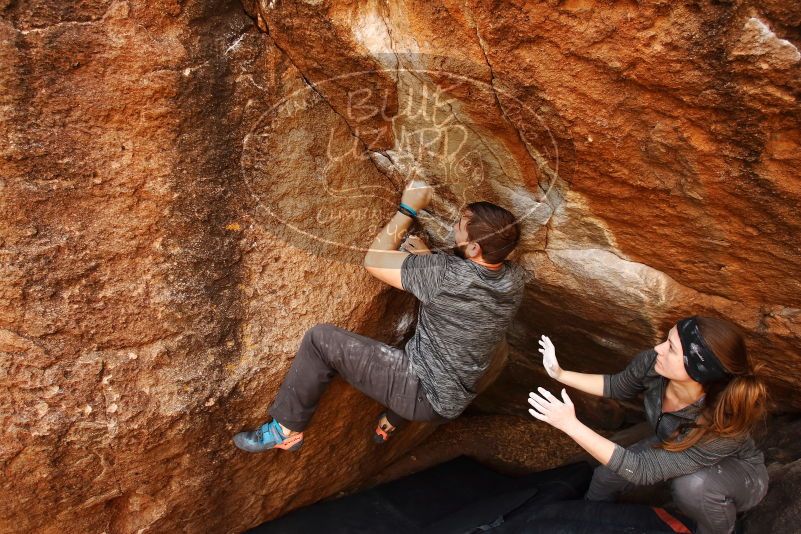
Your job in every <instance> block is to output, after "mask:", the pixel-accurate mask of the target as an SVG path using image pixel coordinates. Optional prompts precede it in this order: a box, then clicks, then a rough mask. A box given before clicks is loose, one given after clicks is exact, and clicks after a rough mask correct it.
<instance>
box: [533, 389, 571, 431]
mask: <svg viewBox="0 0 801 534" xmlns="http://www.w3.org/2000/svg"><path fill="white" fill-rule="evenodd" d="M537 392H538V393H539V394H537V393H534V392H533V391H532V392H531V393H529V394H528V403H529V404H530V405H531V408H530V409H529V411H528V413H530V414H531V415H532V416H533V417H534V418H535V419H539V420H540V421H544V422H546V423H548V424H549V425H551V426H552V427H554V428H557V429H559V430H561V431H562V432H567V431H568V429H569V428H570V426H571V425H573V424H575V423H578V419H576V409H575V407H574V406H573V401H571V400H570V397H568V396H567V391H565V390H564V389H562V400H559V399H557V398H556V397H554V396H553V395H551V392H550V391H548V390H547V389H545V388H537Z"/></svg>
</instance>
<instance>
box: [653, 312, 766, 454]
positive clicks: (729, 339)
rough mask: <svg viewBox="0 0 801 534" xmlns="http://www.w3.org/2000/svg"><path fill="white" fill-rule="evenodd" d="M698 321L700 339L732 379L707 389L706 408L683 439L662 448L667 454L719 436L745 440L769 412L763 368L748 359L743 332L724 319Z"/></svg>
mask: <svg viewBox="0 0 801 534" xmlns="http://www.w3.org/2000/svg"><path fill="white" fill-rule="evenodd" d="M697 320H698V329H699V330H700V332H701V336H703V338H704V341H706V344H707V346H709V348H710V349H711V350H712V352H713V353H714V354H715V356H717V358H718V360H720V363H722V364H723V367H725V368H726V370H727V371H728V372H729V373H730V374H731V378H730V379H729V380H728V381H723V382H715V383H711V384H705V385H704V393H705V399H704V408H703V409H702V411H701V413H700V414H699V416H698V418H697V419H696V421H695V424H694V425H693V427H692V429H691V430H690V431H689V432H688V433H687V435H686V436H685V437H684V439H682V440H681V441H676V440H675V439H674V440H671V441H668V442H665V443H663V444H662V448H664V449H665V450H668V451H674V452H675V451H683V450H684V449H688V448H690V447H692V446H693V445H695V444H696V443H698V442H699V441H702V440H704V439H709V438H713V437H717V436H722V437H731V438H743V437H745V436H747V435H748V434H750V432H751V430H752V429H753V428H754V426H756V424H757V423H759V422H760V421H761V420H762V419H763V417H764V416H765V412H766V404H767V388H766V387H765V383H764V382H763V381H762V379H761V378H760V377H759V373H760V370H761V368H762V364H754V362H752V361H751V360H750V359H749V357H748V351H747V350H746V346H745V336H744V335H743V333H742V331H741V330H740V329H739V328H738V327H737V326H735V325H734V324H733V323H731V322H729V321H727V320H725V319H717V318H714V317H698V318H697Z"/></svg>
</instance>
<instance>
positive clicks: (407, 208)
mask: <svg viewBox="0 0 801 534" xmlns="http://www.w3.org/2000/svg"><path fill="white" fill-rule="evenodd" d="M400 207H401V213H403V210H405V211H408V212H409V214H410V215H411V216H412V217H417V210H416V209H414V208H413V207H411V206H409V205H408V204H404V203H403V202H401V203H400Z"/></svg>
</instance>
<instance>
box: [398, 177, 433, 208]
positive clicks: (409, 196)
mask: <svg viewBox="0 0 801 534" xmlns="http://www.w3.org/2000/svg"><path fill="white" fill-rule="evenodd" d="M433 195H434V189H433V188H432V187H431V186H430V185H428V184H427V183H425V182H424V181H422V180H412V181H411V182H409V185H407V186H406V189H404V190H403V195H402V196H401V202H403V203H404V204H406V205H407V206H409V207H411V208H413V209H414V210H416V211H421V210H422V209H423V208H425V207H426V206H428V204H429V203H430V202H431V197H432V196H433Z"/></svg>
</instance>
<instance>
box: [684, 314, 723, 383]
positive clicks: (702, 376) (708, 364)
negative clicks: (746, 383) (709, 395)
mask: <svg viewBox="0 0 801 534" xmlns="http://www.w3.org/2000/svg"><path fill="white" fill-rule="evenodd" d="M676 330H678V331H679V338H680V339H681V348H682V350H683V351H684V368H685V369H686V370H687V374H688V375H690V378H692V379H693V380H695V381H696V382H700V383H701V384H708V383H710V382H720V381H722V380H726V379H728V378H730V377H731V374H730V373H729V372H728V371H726V368H725V367H723V364H721V363H720V360H718V359H717V357H716V356H715V354H714V353H713V352H712V350H711V349H710V348H709V346H708V345H707V344H706V342H705V341H704V338H703V336H701V331H700V330H699V329H698V321H697V320H696V318H695V317H689V318H687V319H682V320H681V321H679V322H678V323H677V324H676Z"/></svg>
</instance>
